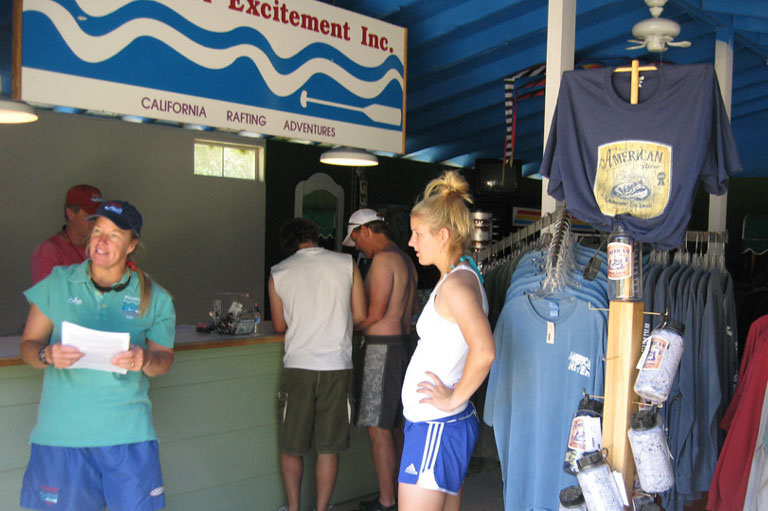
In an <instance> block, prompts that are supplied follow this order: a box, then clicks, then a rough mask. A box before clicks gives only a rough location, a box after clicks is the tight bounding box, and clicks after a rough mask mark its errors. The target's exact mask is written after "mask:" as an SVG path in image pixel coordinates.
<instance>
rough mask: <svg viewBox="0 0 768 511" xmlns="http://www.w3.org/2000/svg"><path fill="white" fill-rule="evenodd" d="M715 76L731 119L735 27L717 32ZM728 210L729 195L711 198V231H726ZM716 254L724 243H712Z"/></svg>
mask: <svg viewBox="0 0 768 511" xmlns="http://www.w3.org/2000/svg"><path fill="white" fill-rule="evenodd" d="M714 65H715V74H717V81H718V83H719V84H720V95H721V96H722V97H723V104H724V106H725V111H726V112H727V114H728V118H729V119H730V118H731V96H732V91H733V27H725V28H720V29H718V30H717V39H716V40H715V64H714ZM727 208H728V193H725V194H723V195H710V196H709V231H710V232H723V231H725V230H726V226H725V220H726V213H727ZM708 250H710V251H712V252H713V253H715V254H722V253H723V252H724V251H725V244H724V243H710V244H709V249H708Z"/></svg>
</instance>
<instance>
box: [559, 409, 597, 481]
mask: <svg viewBox="0 0 768 511" xmlns="http://www.w3.org/2000/svg"><path fill="white" fill-rule="evenodd" d="M602 414H603V404H602V403H600V402H599V401H596V400H594V399H591V398H590V397H589V396H588V395H586V396H584V398H583V399H582V400H581V401H579V407H578V409H577V410H576V412H575V413H574V414H573V419H571V431H570V433H569V434H568V444H567V446H566V451H565V461H563V470H564V471H565V472H566V473H568V474H571V475H576V473H577V472H578V471H579V467H578V465H577V464H576V463H577V462H578V461H579V458H581V456H582V455H583V454H584V453H585V452H587V451H595V450H599V449H600V446H601V445H602V431H601V425H600V419H601V417H602Z"/></svg>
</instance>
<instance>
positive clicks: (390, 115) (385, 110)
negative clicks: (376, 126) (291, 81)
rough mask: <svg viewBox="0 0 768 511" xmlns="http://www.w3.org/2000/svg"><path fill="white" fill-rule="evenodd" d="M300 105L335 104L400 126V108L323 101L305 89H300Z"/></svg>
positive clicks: (377, 120) (376, 119)
mask: <svg viewBox="0 0 768 511" xmlns="http://www.w3.org/2000/svg"><path fill="white" fill-rule="evenodd" d="M299 100H300V101H301V107H302V108H307V103H317V104H318V105H326V106H335V107H336V108H345V109H347V110H354V111H356V112H362V113H363V114H365V115H366V116H368V118H369V119H371V120H372V121H376V122H382V123H384V124H391V125H393V126H400V117H401V116H400V109H399V108H394V107H391V106H386V105H377V104H375V103H374V104H371V105H368V106H364V107H360V106H352V105H344V104H342V103H334V102H333V101H325V100H324V99H315V98H310V97H308V96H307V91H305V90H303V91H301V97H300V99H299Z"/></svg>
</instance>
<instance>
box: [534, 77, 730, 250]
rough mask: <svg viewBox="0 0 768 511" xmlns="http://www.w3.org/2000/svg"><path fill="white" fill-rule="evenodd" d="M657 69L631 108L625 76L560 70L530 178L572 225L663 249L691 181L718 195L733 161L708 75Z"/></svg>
mask: <svg viewBox="0 0 768 511" xmlns="http://www.w3.org/2000/svg"><path fill="white" fill-rule="evenodd" d="M657 68H658V69H657V71H646V72H643V73H642V78H643V80H642V87H641V88H640V90H639V101H638V104H637V105H631V104H630V103H629V99H628V98H629V81H630V73H614V72H613V70H612V69H610V68H604V69H589V70H578V71H567V72H565V73H564V74H563V79H562V82H561V84H560V93H559V95H558V99H557V106H556V108H555V114H554V118H553V121H552V128H551V131H550V135H549V140H548V142H547V147H546V150H545V152H544V158H543V161H542V163H541V169H540V171H539V172H540V173H541V175H542V176H545V177H547V178H549V188H548V189H547V192H548V193H549V194H550V195H551V196H552V197H554V198H555V199H558V200H564V201H566V204H567V208H568V210H569V211H570V212H571V213H573V214H574V215H575V216H576V217H578V218H579V219H580V220H584V221H586V222H588V223H590V224H592V225H593V226H595V227H596V228H597V229H599V230H603V231H610V230H611V229H612V226H613V222H614V220H615V221H616V222H618V223H619V224H620V225H621V226H622V227H623V228H624V230H626V231H628V232H629V233H631V234H632V235H633V236H634V237H635V238H636V239H638V240H640V241H643V242H648V243H653V244H654V245H655V246H656V247H658V248H664V249H669V248H674V247H677V246H679V245H680V244H681V243H682V242H683V238H684V236H685V230H686V228H687V226H688V221H689V219H690V216H691V205H692V201H693V198H694V195H695V192H696V183H697V181H698V180H701V181H702V182H703V183H704V188H705V189H706V191H707V192H708V193H711V194H715V195H722V194H723V193H725V192H726V191H727V187H728V176H729V175H731V174H733V173H734V172H737V171H739V170H741V162H740V161H739V156H738V152H737V149H736V143H735V142H734V139H733V133H732V132H731V126H730V123H729V122H728V117H727V115H726V112H725V107H724V106H723V101H722V98H721V97H720V89H719V86H718V83H717V77H716V76H715V71H714V68H713V67H712V66H711V65H709V64H696V65H689V66H675V65H664V66H657Z"/></svg>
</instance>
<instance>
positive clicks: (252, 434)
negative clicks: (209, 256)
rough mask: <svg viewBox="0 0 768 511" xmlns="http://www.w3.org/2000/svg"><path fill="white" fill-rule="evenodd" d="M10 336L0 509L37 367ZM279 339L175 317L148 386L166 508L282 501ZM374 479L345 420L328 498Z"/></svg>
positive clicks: (17, 486)
mask: <svg viewBox="0 0 768 511" xmlns="http://www.w3.org/2000/svg"><path fill="white" fill-rule="evenodd" d="M265 326H268V325H265ZM19 339H20V338H19V337H18V336H16V337H3V338H0V431H2V432H3V434H2V435H0V453H2V456H0V511H17V510H18V509H19V508H18V503H19V493H20V490H21V480H22V477H23V474H24V469H25V467H26V464H27V460H28V458H29V433H30V432H31V431H32V428H33V427H34V425H35V422H36V420H37V406H38V402H39V399H40V390H41V386H42V379H43V378H42V376H43V371H41V370H39V369H33V368H31V367H29V366H27V365H26V364H24V363H23V362H22V361H21V358H20V357H19V350H18V345H19ZM282 341H283V336H282V335H275V334H261V335H256V336H238V337H233V336H224V335H219V334H200V333H197V332H195V329H194V327H192V326H179V327H178V329H177V337H176V344H175V351H176V360H175V362H174V364H173V367H172V368H171V370H170V372H169V373H168V374H166V375H163V376H158V377H157V378H152V380H151V383H150V390H149V396H150V399H151V400H152V415H153V421H154V424H155V430H156V431H157V437H158V440H159V443H160V461H161V465H162V469H163V479H164V483H165V487H166V495H167V503H168V505H167V507H166V510H167V511H210V510H212V509H215V510H216V511H241V510H243V509H258V510H259V511H262V510H263V511H275V510H277V509H278V508H279V507H280V506H282V505H283V504H285V494H284V492H283V484H282V477H281V475H280V463H279V456H280V452H279V449H278V448H277V418H276V416H277V414H276V410H275V395H276V393H277V388H278V383H279V380H280V374H281V371H282V357H283V344H282ZM314 462H315V457H314V454H312V453H310V454H309V455H308V456H307V459H306V461H305V470H304V481H303V484H302V490H303V491H302V497H303V498H302V506H301V508H302V509H312V508H313V507H314V500H313V499H314V497H313V496H314V492H315V489H314V488H315V475H314V468H313V467H314ZM376 487H377V484H376V474H375V471H374V468H373V461H372V457H371V453H370V443H369V440H368V433H367V431H366V429H365V428H352V444H351V447H350V448H349V449H348V450H346V451H344V452H342V453H341V456H340V460H339V475H338V479H337V483H336V489H335V491H334V494H333V497H332V500H331V501H332V502H341V501H345V500H349V499H353V498H356V497H359V496H362V495H367V494H370V493H372V492H374V491H375V490H376Z"/></svg>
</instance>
